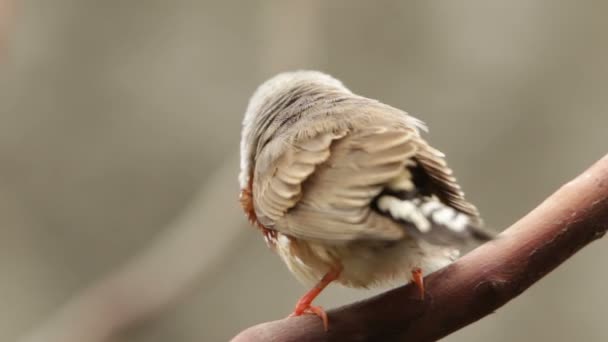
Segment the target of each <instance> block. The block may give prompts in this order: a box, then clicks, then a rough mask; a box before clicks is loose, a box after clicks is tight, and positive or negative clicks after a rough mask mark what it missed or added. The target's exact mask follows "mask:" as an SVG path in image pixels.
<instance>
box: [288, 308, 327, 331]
mask: <svg viewBox="0 0 608 342" xmlns="http://www.w3.org/2000/svg"><path fill="white" fill-rule="evenodd" d="M307 313H308V314H313V315H317V316H319V318H321V320H323V329H324V330H325V331H327V330H328V329H329V319H328V318H327V313H326V312H325V310H323V307H321V306H313V305H310V306H308V307H307V308H296V310H295V311H294V312H293V313H291V314H290V315H289V316H288V317H297V316H302V315H303V314H307Z"/></svg>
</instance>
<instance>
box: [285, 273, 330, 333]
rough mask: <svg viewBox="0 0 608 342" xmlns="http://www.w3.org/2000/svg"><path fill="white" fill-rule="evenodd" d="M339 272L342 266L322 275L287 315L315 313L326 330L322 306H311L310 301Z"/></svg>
mask: <svg viewBox="0 0 608 342" xmlns="http://www.w3.org/2000/svg"><path fill="white" fill-rule="evenodd" d="M340 272H342V267H338V268H334V269H331V270H330V271H329V272H327V273H326V274H325V275H324V276H323V278H321V280H320V281H319V282H318V283H317V285H315V287H313V288H312V289H311V290H310V291H308V292H306V294H305V295H304V296H302V298H300V300H298V303H297V304H296V308H295V310H294V311H293V313H292V314H291V315H289V317H294V316H301V315H303V314H305V313H312V314H315V315H317V316H319V317H321V319H322V320H323V327H324V328H325V330H326V331H327V328H328V320H327V314H326V313H325V311H324V310H323V308H322V307H320V306H313V305H311V304H312V301H313V300H314V299H315V298H317V296H318V295H319V294H320V293H321V291H323V289H324V288H326V287H327V285H329V283H331V282H332V281H334V280H336V279H338V277H339V276H340Z"/></svg>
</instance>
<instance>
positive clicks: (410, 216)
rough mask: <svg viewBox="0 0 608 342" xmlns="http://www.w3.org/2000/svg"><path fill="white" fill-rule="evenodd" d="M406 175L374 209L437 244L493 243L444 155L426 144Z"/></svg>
mask: <svg viewBox="0 0 608 342" xmlns="http://www.w3.org/2000/svg"><path fill="white" fill-rule="evenodd" d="M418 143H419V144H420V145H421V146H420V148H419V150H418V153H417V154H416V156H415V157H414V158H412V160H410V161H409V162H408V164H407V165H406V167H405V168H404V169H403V172H402V174H401V175H400V176H399V177H398V178H396V179H395V180H394V181H392V182H390V183H388V184H387V185H386V186H385V187H384V189H383V191H382V192H381V193H380V194H379V195H378V196H377V197H376V198H375V199H374V201H373V202H372V207H373V208H374V209H375V210H377V211H378V212H380V213H382V214H384V215H387V216H389V217H391V218H392V219H394V220H397V221H399V222H401V223H402V224H403V226H404V227H405V228H406V229H407V231H408V233H409V234H411V235H413V236H416V237H417V238H420V239H423V240H425V241H427V242H430V243H432V244H436V245H452V246H465V245H471V244H474V243H482V242H485V241H488V240H491V239H492V238H493V237H494V236H493V235H492V234H491V233H489V232H487V231H485V230H484V229H482V220H481V218H480V217H479V213H478V211H477V209H476V208H475V206H473V205H472V204H470V203H469V202H467V201H466V200H465V199H464V194H463V192H462V190H461V189H460V187H459V186H458V184H457V183H456V180H455V178H454V177H453V176H452V171H451V169H449V168H448V167H447V165H446V163H445V160H444V159H443V154H441V152H439V151H437V150H435V149H433V148H432V147H430V146H429V145H428V144H426V143H425V142H418Z"/></svg>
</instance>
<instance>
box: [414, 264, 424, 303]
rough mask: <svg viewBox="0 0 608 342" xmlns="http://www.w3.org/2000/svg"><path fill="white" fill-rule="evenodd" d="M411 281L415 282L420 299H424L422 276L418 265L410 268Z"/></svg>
mask: <svg viewBox="0 0 608 342" xmlns="http://www.w3.org/2000/svg"><path fill="white" fill-rule="evenodd" d="M412 282H414V284H416V287H417V288H418V291H419V292H420V300H424V276H423V274H422V269H421V268H420V267H414V268H413V269H412Z"/></svg>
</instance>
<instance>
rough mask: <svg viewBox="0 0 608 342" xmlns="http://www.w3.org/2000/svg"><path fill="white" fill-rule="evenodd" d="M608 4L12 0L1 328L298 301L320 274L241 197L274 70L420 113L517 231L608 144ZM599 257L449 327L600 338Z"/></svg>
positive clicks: (223, 327)
mask: <svg viewBox="0 0 608 342" xmlns="http://www.w3.org/2000/svg"><path fill="white" fill-rule="evenodd" d="M606 13H608V3H605V2H573V1H555V0H545V1H527V0H516V1H509V2H504V1H501V2H499V1H485V0H466V1H458V2H453V1H452V2H449V1H374V2H372V1H346V0H344V1H331V2H329V1H321V0H316V1H307V2H300V3H295V2H293V3H291V2H281V1H222V2H220V1H217V2H213V1H186V0H174V1H156V0H149V1H93V0H55V1H42V0H29V1H20V2H18V3H17V2H15V3H12V4H11V3H10V2H8V1H6V0H0V30H2V32H0V44H2V45H1V46H0V49H1V50H0V306H1V307H2V309H1V310H0V340H2V341H12V340H17V339H20V340H21V341H44V342H47V341H62V342H71V341H150V342H157V341H158V342H160V341H185V342H186V341H225V340H228V339H229V338H230V337H232V336H234V335H235V334H236V333H238V332H239V331H241V330H242V329H244V328H246V327H248V326H250V325H253V324H256V323H260V322H263V321H267V320H275V319H279V318H282V317H284V316H286V315H287V314H288V313H289V312H291V310H292V308H293V305H294V304H295V302H296V300H297V298H298V297H299V296H300V295H301V294H303V292H304V291H306V290H307V289H306V288H304V287H303V286H301V285H300V284H298V283H297V282H296V280H295V279H294V278H293V277H292V276H291V275H290V274H289V273H288V271H287V270H286V267H285V266H284V265H283V264H282V263H281V261H280V260H279V259H278V257H276V256H274V255H273V254H272V253H271V252H270V251H269V250H268V249H267V248H266V246H265V244H264V242H263V240H262V238H261V236H260V235H259V233H257V232H256V231H255V230H254V229H252V228H250V227H249V226H248V224H247V223H246V222H245V219H244V218H243V217H242V215H241V213H240V209H239V208H238V203H237V200H236V199H237V192H238V186H237V182H236V175H237V172H238V163H237V153H238V143H239V134H240V121H241V119H242V115H243V113H244V109H245V107H246V105H247V101H248V98H249V96H250V95H251V94H252V92H253V91H254V89H255V88H256V86H257V85H258V84H259V83H261V82H262V81H264V80H265V79H267V78H269V77H270V76H272V75H274V74H275V73H277V72H280V71H285V70H291V69H302V68H304V69H319V70H323V71H325V72H328V73H330V74H332V75H334V76H336V77H338V78H340V79H341V80H342V81H343V82H344V83H345V84H346V85H347V86H348V87H349V88H350V89H351V90H353V91H354V92H356V93H359V94H362V95H365V96H368V97H371V98H376V99H379V100H381V101H383V102H385V103H388V104H390V105H393V106H395V107H398V108H402V109H404V110H406V111H408V112H410V113H412V114H413V115H415V116H417V117H419V118H421V119H422V120H424V121H425V122H427V123H428V125H429V126H430V128H431V131H430V134H429V135H427V138H428V139H429V140H430V141H431V142H432V143H433V144H434V145H435V146H437V147H438V148H439V149H441V150H443V151H444V152H446V154H447V155H448V159H449V162H450V165H451V166H452V167H453V169H454V170H455V172H456V175H457V177H458V178H459V180H460V182H461V184H462V185H463V187H464V189H465V190H466V192H467V195H468V199H469V200H471V201H472V202H474V203H476V204H477V205H478V207H479V208H480V210H481V212H482V214H483V216H484V218H485V220H486V222H487V224H488V225H489V226H490V227H492V228H494V229H496V230H502V229H504V228H506V227H507V226H509V225H510V224H511V223H513V222H514V221H515V220H517V219H518V218H520V217H521V216H523V215H524V214H525V213H527V212H528V211H529V210H531V209H532V208H533V207H534V206H536V205H537V204H538V203H539V202H540V201H542V200H543V199H544V198H545V197H546V196H548V195H549V194H550V193H552V192H553V191H554V190H555V189H557V188H558V187H559V186H560V185H561V184H562V183H564V182H566V181H568V180H570V179H571V178H572V177H574V176H575V175H577V174H578V173H580V172H582V171H583V170H584V169H585V168H586V167H588V166H589V165H590V164H591V163H593V162H594V161H595V160H597V159H599V158H600V157H601V156H602V155H603V154H605V153H607V152H608V135H607V130H608V97H607V96H606V91H605V90H606V89H608V40H606V34H607V32H608V21H607V20H606ZM606 258H608V240H607V239H603V240H600V241H598V242H596V243H594V244H592V245H590V246H589V247H588V248H586V249H584V250H582V251H581V252H580V253H579V254H577V255H576V256H575V257H574V258H572V259H571V260H569V261H568V262H566V263H565V264H564V265H563V266H562V267H560V268H559V269H557V270H556V271H554V272H553V273H551V274H550V275H549V276H547V277H546V278H545V279H543V280H542V281H541V282H539V283H538V284H537V285H535V286H534V287H533V288H531V289H530V290H529V291H527V292H525V293H524V294H523V295H521V296H520V297H518V298H517V299H515V300H514V301H512V302H510V303H509V304H507V305H506V306H505V307H503V308H501V309H500V310H498V312H497V313H496V314H494V315H492V316H490V317H487V318H485V319H483V320H482V321H480V322H478V323H476V324H473V325H471V326H469V327H467V328H465V329H463V330H461V331H459V332H457V333H455V334H453V335H452V336H450V337H448V338H446V339H445V341H450V342H458V341H514V340H519V341H540V340H546V341H572V340H580V341H605V340H606V337H607V336H608V332H607V330H606V326H605V323H606V316H607V315H608V297H607V296H606V295H605V289H606V288H607V287H608V274H606V272H605V271H604V262H605V260H607V259H606ZM377 291H378V290H376V291H374V292H370V291H351V290H345V289H342V288H340V287H338V286H332V287H331V288H330V289H329V290H328V291H327V292H326V293H324V294H323V295H322V296H321V297H320V298H319V300H318V303H319V304H321V305H324V306H325V307H333V306H338V305H342V304H346V303H348V302H351V301H353V300H355V299H358V298H363V297H367V296H370V294H371V293H376V292H377ZM454 310H458V308H454Z"/></svg>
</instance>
